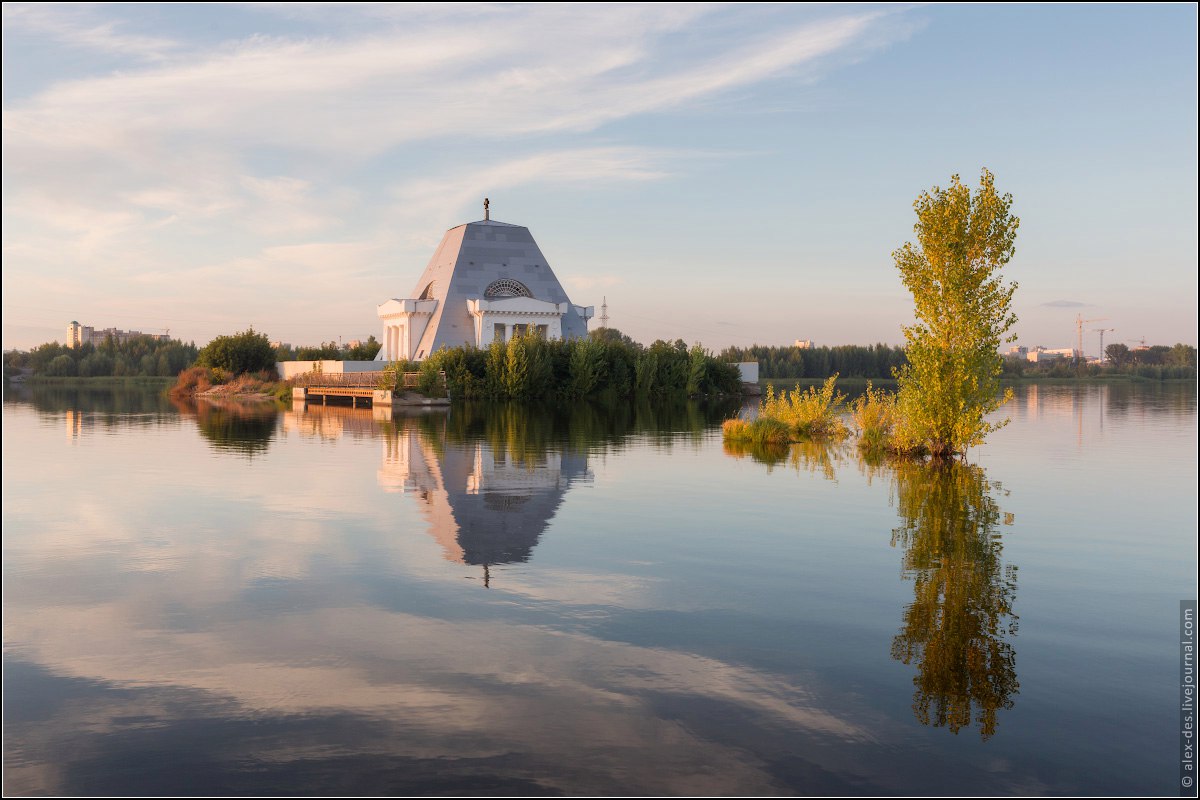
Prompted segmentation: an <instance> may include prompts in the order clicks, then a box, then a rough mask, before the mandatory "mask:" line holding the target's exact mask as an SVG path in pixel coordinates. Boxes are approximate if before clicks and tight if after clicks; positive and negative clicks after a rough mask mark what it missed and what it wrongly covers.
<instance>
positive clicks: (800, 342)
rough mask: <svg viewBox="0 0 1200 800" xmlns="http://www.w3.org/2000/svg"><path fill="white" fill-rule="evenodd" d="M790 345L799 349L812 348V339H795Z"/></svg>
mask: <svg viewBox="0 0 1200 800" xmlns="http://www.w3.org/2000/svg"><path fill="white" fill-rule="evenodd" d="M792 347H795V348H798V349H800V350H812V339H797V340H796V343H795V344H793V345H792Z"/></svg>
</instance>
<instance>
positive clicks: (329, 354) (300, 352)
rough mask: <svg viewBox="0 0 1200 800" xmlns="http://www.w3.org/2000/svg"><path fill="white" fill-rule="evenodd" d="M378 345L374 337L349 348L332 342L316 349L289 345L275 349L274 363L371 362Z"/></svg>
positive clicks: (376, 352) (320, 345)
mask: <svg viewBox="0 0 1200 800" xmlns="http://www.w3.org/2000/svg"><path fill="white" fill-rule="evenodd" d="M380 347H381V345H380V343H379V342H378V341H377V340H376V339H375V337H374V336H369V337H367V340H366V341H365V342H360V343H359V344H356V345H354V346H353V347H350V346H349V345H346V346H343V345H340V344H338V343H337V342H334V341H329V342H325V343H324V344H319V345H317V346H316V347H292V346H291V345H290V344H284V345H280V346H279V347H276V348H275V360H276V361H373V360H374V359H375V356H376V354H378V353H379V348H380Z"/></svg>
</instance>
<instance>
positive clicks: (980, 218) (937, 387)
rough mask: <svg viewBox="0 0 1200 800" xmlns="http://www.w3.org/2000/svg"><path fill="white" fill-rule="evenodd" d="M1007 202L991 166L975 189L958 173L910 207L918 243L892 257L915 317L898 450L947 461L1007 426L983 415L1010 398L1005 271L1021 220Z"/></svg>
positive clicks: (902, 384) (1011, 319)
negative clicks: (1004, 380)
mask: <svg viewBox="0 0 1200 800" xmlns="http://www.w3.org/2000/svg"><path fill="white" fill-rule="evenodd" d="M1011 206H1012V195H1008V194H1005V195H998V194H997V193H996V186H995V179H994V177H993V176H992V173H991V172H989V171H988V170H986V169H984V170H983V172H982V175H981V176H980V179H979V188H978V189H977V190H976V191H975V193H974V194H972V193H971V190H970V189H969V188H968V187H967V186H964V185H963V183H962V182H961V181H960V180H959V177H958V176H957V175H954V176H952V177H951V179H950V186H949V187H948V188H946V189H942V188H941V187H938V186H935V187H933V189H931V190H930V191H927V192H922V193H921V195H920V197H918V198H917V200H916V202H915V203H914V204H913V207H914V208H915V209H916V212H917V224H916V225H915V226H914V230H915V232H916V234H917V243H916V244H915V245H914V244H913V243H911V242H905V244H904V246H903V247H901V248H900V249H899V250H897V251H896V252H895V253H893V254H892V255H893V257H894V258H895V260H896V266H897V267H898V268H899V270H900V274H901V276H902V278H903V280H904V285H905V286H906V287H907V288H908V290H909V291H910V292H912V295H913V302H914V305H915V308H914V313H915V316H916V319H917V321H916V324H914V325H910V326H907V327H905V328H904V337H905V339H906V340H907V343H908V344H907V347H906V352H907V355H908V364H906V365H905V366H904V367H903V368H902V369H901V370H899V371H897V373H896V377H897V379H898V381H899V390H898V393H897V412H898V414H897V417H898V425H897V430H896V440H897V445H898V447H899V449H901V450H908V451H913V452H928V453H930V454H931V455H933V456H934V457H936V458H946V457H951V456H953V455H955V454H962V453H965V452H966V449H967V448H968V447H971V446H973V445H977V444H980V443H982V441H983V439H984V437H985V436H986V435H987V434H988V433H990V432H992V431H994V430H996V429H997V428H1000V427H1002V426H1003V425H1004V424H1005V423H1006V422H1007V420H1004V421H1001V422H988V421H986V419H985V417H986V416H987V415H988V414H990V413H991V412H993V411H995V410H996V409H998V408H999V407H1000V406H1001V405H1003V404H1004V403H1005V402H1007V401H1008V400H1009V399H1011V397H1012V391H1011V390H1008V391H1006V392H1004V393H1003V394H1002V393H1001V392H1000V382H999V377H1000V372H1001V369H1002V367H1003V363H1004V362H1003V357H1002V356H1001V354H1000V345H1001V343H1002V342H1008V341H1013V340H1014V339H1015V338H1016V337H1015V336H1006V334H1007V333H1008V331H1009V330H1010V329H1011V328H1012V326H1013V325H1014V324H1015V323H1016V321H1017V317H1016V315H1015V314H1013V313H1012V309H1011V304H1012V296H1013V292H1015V291H1016V289H1017V284H1016V283H1009V284H1005V283H1004V282H1003V281H1002V280H1001V275H1000V268H1001V267H1003V266H1004V265H1005V264H1007V263H1008V262H1009V260H1010V259H1012V256H1013V252H1014V246H1013V242H1014V240H1015V239H1016V236H1017V227H1018V225H1019V224H1020V220H1019V219H1018V218H1017V217H1014V216H1012V214H1011V213H1010V208H1011Z"/></svg>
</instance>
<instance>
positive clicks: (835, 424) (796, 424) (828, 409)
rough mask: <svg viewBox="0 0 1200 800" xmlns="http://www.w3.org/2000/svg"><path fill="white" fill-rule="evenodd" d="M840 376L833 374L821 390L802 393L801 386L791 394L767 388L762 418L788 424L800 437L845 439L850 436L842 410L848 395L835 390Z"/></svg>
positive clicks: (809, 389)
mask: <svg viewBox="0 0 1200 800" xmlns="http://www.w3.org/2000/svg"><path fill="white" fill-rule="evenodd" d="M837 377H838V376H837V375H831V376H830V377H829V378H828V379H827V380H826V381H825V384H824V385H823V386H822V387H821V388H820V389H817V388H814V387H809V388H808V389H806V390H804V391H801V390H800V386H799V384H797V385H796V388H795V389H793V390H792V391H791V392H780V393H779V394H776V393H775V387H774V386H770V385H768V386H767V396H766V397H764V398H763V401H762V404H761V405H760V407H759V412H758V415H759V419H763V418H766V419H772V420H777V421H778V422H781V423H783V424H784V425H786V426H787V427H788V428H789V429H790V430H791V431H792V432H793V433H794V434H795V435H796V436H798V437H807V438H842V437H844V436H846V435H848V434H849V430H848V429H847V428H846V423H845V422H843V421H842V416H841V410H842V407H843V406H844V405H845V402H846V396H845V395H844V394H842V393H841V392H839V391H837V390H836V389H835V388H834V385H835V384H836V382H837Z"/></svg>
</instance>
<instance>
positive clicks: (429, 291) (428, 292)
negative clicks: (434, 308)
mask: <svg viewBox="0 0 1200 800" xmlns="http://www.w3.org/2000/svg"><path fill="white" fill-rule="evenodd" d="M435 286H437V281H430V282H429V285H428V286H426V287H425V291H423V292H421V296H420V297H418V298H417V299H418V300H432V299H433V287H435Z"/></svg>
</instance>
